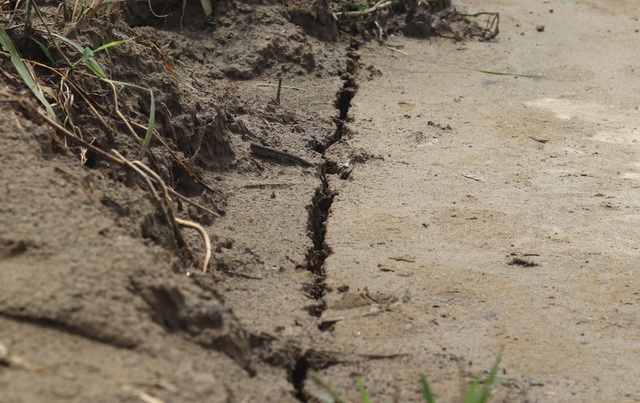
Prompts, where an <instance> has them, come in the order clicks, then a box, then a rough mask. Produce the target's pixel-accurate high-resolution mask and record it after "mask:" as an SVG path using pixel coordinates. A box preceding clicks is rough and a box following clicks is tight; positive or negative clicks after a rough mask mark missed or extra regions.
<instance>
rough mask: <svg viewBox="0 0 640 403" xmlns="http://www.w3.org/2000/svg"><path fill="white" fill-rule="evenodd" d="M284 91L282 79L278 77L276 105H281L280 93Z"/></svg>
mask: <svg viewBox="0 0 640 403" xmlns="http://www.w3.org/2000/svg"><path fill="white" fill-rule="evenodd" d="M281 91H282V77H278V92H276V105H278V106H279V105H280V92H281Z"/></svg>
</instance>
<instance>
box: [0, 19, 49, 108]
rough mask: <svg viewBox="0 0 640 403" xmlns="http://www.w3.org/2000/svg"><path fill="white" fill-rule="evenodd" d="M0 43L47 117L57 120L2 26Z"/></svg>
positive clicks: (0, 28)
mask: <svg viewBox="0 0 640 403" xmlns="http://www.w3.org/2000/svg"><path fill="white" fill-rule="evenodd" d="M0 45H2V47H3V48H4V50H5V51H7V52H9V55H11V63H13V65H14V66H15V68H16V70H18V74H20V77H22V80H23V81H24V82H25V84H27V87H29V89H30V90H31V92H33V94H34V95H35V96H36V98H38V101H40V103H41V104H42V105H43V106H44V107H45V109H46V110H47V113H48V114H49V117H51V119H53V120H54V121H57V119H56V114H55V113H54V112H53V108H52V107H51V104H50V103H49V101H47V98H45V96H44V94H43V93H42V91H40V88H38V86H37V85H36V82H35V80H34V79H33V77H32V76H31V73H29V70H28V69H27V66H25V64H24V62H23V61H22V59H21V58H20V54H19V53H18V51H17V50H16V48H15V46H13V42H11V38H9V35H8V34H7V31H5V30H4V28H2V27H0Z"/></svg>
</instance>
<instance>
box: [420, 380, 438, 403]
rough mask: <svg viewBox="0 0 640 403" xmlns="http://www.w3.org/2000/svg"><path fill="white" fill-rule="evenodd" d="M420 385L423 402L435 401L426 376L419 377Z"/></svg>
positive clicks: (431, 402) (432, 402) (433, 402)
mask: <svg viewBox="0 0 640 403" xmlns="http://www.w3.org/2000/svg"><path fill="white" fill-rule="evenodd" d="M420 385H422V398H423V399H424V401H425V403H436V399H435V398H434V397H433V392H432V391H431V388H430V387H429V382H427V378H425V377H424V375H422V376H421V377H420Z"/></svg>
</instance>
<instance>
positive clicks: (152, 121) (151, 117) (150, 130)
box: [140, 90, 156, 155]
mask: <svg viewBox="0 0 640 403" xmlns="http://www.w3.org/2000/svg"><path fill="white" fill-rule="evenodd" d="M149 94H150V96H151V105H150V107H149V108H150V110H149V127H148V128H147V135H146V136H145V137H144V141H143V142H142V147H141V148H140V155H143V154H144V153H146V152H147V150H148V149H149V145H150V144H151V139H152V138H153V129H154V127H155V125H156V101H155V97H154V96H153V91H152V90H149Z"/></svg>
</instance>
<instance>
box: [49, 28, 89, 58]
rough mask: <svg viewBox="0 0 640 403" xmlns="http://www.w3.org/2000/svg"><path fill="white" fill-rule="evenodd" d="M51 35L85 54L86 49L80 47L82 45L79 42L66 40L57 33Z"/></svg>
mask: <svg viewBox="0 0 640 403" xmlns="http://www.w3.org/2000/svg"><path fill="white" fill-rule="evenodd" d="M51 35H53V36H55V37H56V38H58V39H60V40H62V41H64V42H66V43H68V44H69V45H71V46H73V47H74V48H76V49H77V50H78V52H80V53H83V52H84V48H83V47H82V46H80V44H79V43H78V42H74V41H72V40H71V39H69V38H66V37H64V36H62V35H60V34H57V33H55V32H52V33H51Z"/></svg>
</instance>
